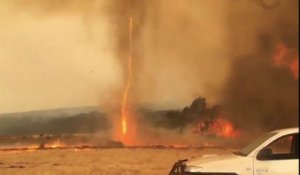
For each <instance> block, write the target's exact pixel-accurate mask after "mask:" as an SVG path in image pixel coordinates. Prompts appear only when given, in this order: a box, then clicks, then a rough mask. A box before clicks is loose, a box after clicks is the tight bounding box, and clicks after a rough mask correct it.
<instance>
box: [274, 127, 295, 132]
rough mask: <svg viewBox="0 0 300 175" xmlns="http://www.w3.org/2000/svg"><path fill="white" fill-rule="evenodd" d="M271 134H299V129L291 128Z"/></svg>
mask: <svg viewBox="0 0 300 175" xmlns="http://www.w3.org/2000/svg"><path fill="white" fill-rule="evenodd" d="M271 132H277V133H295V132H299V127H293V128H285V129H278V130H274V131H271Z"/></svg>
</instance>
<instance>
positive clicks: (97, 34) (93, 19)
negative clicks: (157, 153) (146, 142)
mask: <svg viewBox="0 0 300 175" xmlns="http://www.w3.org/2000/svg"><path fill="white" fill-rule="evenodd" d="M259 2H260V1H259V0H253V1H252V0H240V1H227V0H223V1H211V0H201V1H200V0H164V1H160V0H149V1H137V0H135V1H134V0H128V3H129V4H130V3H132V4H133V6H132V9H131V12H128V10H124V9H128V8H131V6H130V5H128V3H127V1H125V0H112V1H110V0H86V1H80V0H43V1H37V0H28V1H12V0H3V1H1V2H0V25H1V28H0V83H1V85H0V106H1V111H0V112H1V113H2V112H16V111H24V110H36V109H45V108H58V107H73V106H87V105H99V106H106V105H108V106H109V105H110V104H114V103H116V102H119V101H120V100H121V94H122V93H121V91H122V89H123V87H124V81H125V80H126V71H127V70H126V58H127V54H128V53H126V45H125V46H124V45H122V43H123V42H124V43H126V37H127V34H128V31H127V22H128V21H127V19H126V18H127V16H126V15H128V14H130V15H132V16H133V28H134V34H133V42H134V43H133V47H134V53H133V75H134V80H133V84H132V87H131V92H130V95H131V98H132V101H134V103H137V104H147V105H149V106H153V107H157V108H175V107H183V106H185V105H187V104H189V103H190V102H191V101H192V100H193V99H194V98H196V97H198V96H204V97H206V98H207V99H208V102H209V103H212V104H213V103H219V102H220V101H225V102H227V99H229V100H231V99H230V98H231V97H227V96H226V97H224V92H226V93H228V92H232V91H235V89H236V87H232V88H229V90H228V87H230V85H228V82H231V81H233V80H234V79H235V78H234V77H233V78H232V75H233V74H234V73H233V71H237V73H238V70H236V69H235V68H233V67H234V66H233V65H235V64H234V63H235V62H236V60H240V59H237V57H240V55H245V54H250V53H253V54H254V52H259V51H258V50H257V44H258V43H257V36H258V35H259V34H260V33H261V31H264V32H266V33H268V32H269V33H270V35H271V38H275V40H276V39H278V38H279V39H278V40H280V39H281V38H280V37H277V36H281V33H289V31H286V30H284V27H282V26H281V28H280V27H278V25H277V24H278V22H277V21H276V20H274V19H275V18H276V19H277V18H278V17H279V16H280V17H281V18H282V20H281V21H280V20H279V23H280V22H283V23H285V24H293V25H288V29H290V32H291V33H295V30H296V31H297V29H294V28H295V27H298V24H297V22H295V20H294V19H293V18H294V16H295V14H297V13H298V9H292V10H290V11H287V9H290V7H291V6H293V7H294V5H295V2H296V1H293V0H287V1H280V2H281V3H280V4H279V5H278V6H279V8H278V7H274V9H275V10H274V9H272V8H268V9H266V7H263V6H262V5H261V3H259ZM268 2H269V3H271V4H272V1H268ZM296 4H297V3H296ZM261 19H263V22H262V21H261ZM269 19H270V20H269ZM295 23H296V24H295ZM272 24H274V25H272ZM275 24H276V25H275ZM270 26H274V27H277V28H280V29H278V30H277V28H276V30H275V31H280V30H283V32H278V33H276V32H272V30H271V29H270ZM274 36H276V37H274ZM289 37H290V36H288V37H283V38H288V39H287V40H289ZM293 37H294V35H293V34H292V35H291V38H293ZM123 40H124V41H123ZM272 43H273V41H272ZM292 43H293V42H292ZM294 45H296V46H298V43H297V42H296V44H295V43H294ZM270 47H272V46H270ZM293 47H294V46H293ZM123 55H124V57H123ZM253 71H255V70H253ZM257 76H258V75H257ZM233 83H234V81H233ZM271 85H272V84H271ZM222 93H223V94H222ZM233 96H234V95H233ZM224 98H225V100H224ZM233 101H234V100H233ZM235 103H238V102H233V103H232V104H233V105H234V104H235Z"/></svg>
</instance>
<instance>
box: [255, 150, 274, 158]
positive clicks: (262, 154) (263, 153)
mask: <svg viewBox="0 0 300 175" xmlns="http://www.w3.org/2000/svg"><path fill="white" fill-rule="evenodd" d="M272 154H273V151H272V149H270V148H263V149H262V150H260V151H259V152H258V154H257V157H256V158H257V159H258V160H268V159H270V158H271V156H272Z"/></svg>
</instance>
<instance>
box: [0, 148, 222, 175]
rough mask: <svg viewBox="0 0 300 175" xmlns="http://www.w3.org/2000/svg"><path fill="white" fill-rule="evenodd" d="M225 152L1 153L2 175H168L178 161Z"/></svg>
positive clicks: (114, 150)
mask: <svg viewBox="0 0 300 175" xmlns="http://www.w3.org/2000/svg"><path fill="white" fill-rule="evenodd" d="M226 152H228V151H225V150H221V149H153V148H135V149H133V148H120V149H89V150H72V149H68V150H59V149H57V150H55V149H54V150H38V151H20V152H0V174H1V175H12V174H17V175H21V174H22V175H23V174H26V175H65V174H67V175H69V174H70V175H86V174H87V175H119V174H122V175H166V174H168V172H169V170H170V168H171V167H172V165H173V163H174V162H175V161H177V160H178V159H185V158H188V159H192V158H196V157H199V156H201V155H203V154H215V153H217V154H224V153H226Z"/></svg>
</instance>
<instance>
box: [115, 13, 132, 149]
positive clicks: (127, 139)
mask: <svg viewBox="0 0 300 175" xmlns="http://www.w3.org/2000/svg"><path fill="white" fill-rule="evenodd" d="M132 29H133V19H132V17H129V30H128V31H129V43H128V45H129V55H128V59H127V70H128V73H127V80H126V85H125V89H124V93H123V97H122V104H121V121H120V127H121V133H120V134H121V136H119V138H118V139H121V141H123V142H124V143H125V144H127V145H128V144H132V142H133V140H134V134H135V133H134V129H135V128H134V124H133V119H132V116H131V114H130V112H129V107H128V106H129V105H128V97H129V91H130V87H131V81H132ZM129 117H130V119H129ZM129 121H130V124H129ZM120 137H121V138H120Z"/></svg>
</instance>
